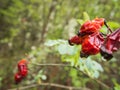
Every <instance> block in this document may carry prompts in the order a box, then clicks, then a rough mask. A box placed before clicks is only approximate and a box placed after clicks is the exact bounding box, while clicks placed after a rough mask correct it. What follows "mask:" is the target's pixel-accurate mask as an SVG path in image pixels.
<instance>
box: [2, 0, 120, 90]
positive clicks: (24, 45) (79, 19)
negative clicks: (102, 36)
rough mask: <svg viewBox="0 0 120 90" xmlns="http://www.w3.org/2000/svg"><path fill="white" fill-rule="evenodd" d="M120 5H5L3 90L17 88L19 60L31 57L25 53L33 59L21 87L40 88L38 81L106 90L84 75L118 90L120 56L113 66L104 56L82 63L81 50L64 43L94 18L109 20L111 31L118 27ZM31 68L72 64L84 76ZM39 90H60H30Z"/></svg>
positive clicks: (23, 1) (46, 0)
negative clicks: (15, 80)
mask: <svg viewBox="0 0 120 90" xmlns="http://www.w3.org/2000/svg"><path fill="white" fill-rule="evenodd" d="M119 5H120V2H119V0H84V1H83V0H64V1H63V0H1V1H0V59H1V60H0V90H7V89H10V88H15V87H17V85H15V84H14V73H15V71H16V66H17V62H18V60H20V59H22V58H27V56H26V54H27V55H28V56H29V57H30V58H32V59H31V60H30V64H29V68H30V71H29V75H28V77H27V78H26V79H25V80H24V81H23V82H22V83H20V86H25V85H26V86H27V84H31V83H38V82H37V81H38V80H39V81H40V82H54V83H60V84H64V85H71V86H79V87H87V88H90V89H91V90H106V89H105V88H104V87H102V86H101V85H99V84H98V83H96V82H95V81H94V80H91V79H90V78H89V77H87V76H86V75H84V74H83V73H82V72H84V73H86V74H87V75H89V76H90V77H92V78H97V79H99V80H101V81H102V82H103V83H105V84H106V85H108V86H110V87H112V88H114V85H115V90H119V89H117V88H119V84H120V78H119V77H120V67H119V65H120V62H119V58H120V56H119V54H120V52H118V53H116V54H115V58H113V59H112V60H111V61H109V62H105V61H103V60H102V58H101V56H100V55H95V56H91V57H90V58H88V59H86V60H82V59H81V58H79V50H80V46H74V47H71V46H69V45H68V44H67V42H66V40H67V39H68V38H69V37H71V36H73V35H74V34H75V33H77V32H78V30H79V28H80V24H82V23H83V22H84V21H86V20H88V19H93V18H95V17H103V18H105V19H106V20H107V22H108V25H109V26H110V27H111V28H112V30H115V29H117V28H119V27H120V19H119V15H120V8H119ZM87 13H88V14H87ZM106 31H107V29H106V28H105V27H103V28H102V29H101V32H103V33H107V32H106ZM49 40H50V41H49ZM48 41H49V42H48ZM44 42H47V43H44ZM48 46H50V47H48ZM51 46H52V47H51ZM33 63H69V64H70V65H71V66H75V67H79V70H81V71H82V72H79V71H76V70H75V69H73V68H69V67H47V66H44V67H43V66H39V65H36V64H33ZM93 64H94V66H93ZM82 65H83V66H82ZM103 70H104V71H103ZM41 71H42V72H41ZM101 71H102V72H101ZM45 79H46V80H45ZM113 79H115V80H116V83H117V84H116V83H115V82H113ZM40 82H39V83H40ZM39 89H42V90H60V89H59V88H55V87H54V88H53V87H44V86H41V87H34V88H31V89H29V90H39Z"/></svg>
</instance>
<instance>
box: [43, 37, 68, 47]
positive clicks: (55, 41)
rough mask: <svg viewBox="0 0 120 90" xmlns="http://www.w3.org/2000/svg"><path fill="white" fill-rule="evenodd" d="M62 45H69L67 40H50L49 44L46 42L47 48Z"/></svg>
mask: <svg viewBox="0 0 120 90" xmlns="http://www.w3.org/2000/svg"><path fill="white" fill-rule="evenodd" d="M61 43H67V40H61V39H58V40H48V41H47V42H45V45H46V46H54V45H58V44H61Z"/></svg>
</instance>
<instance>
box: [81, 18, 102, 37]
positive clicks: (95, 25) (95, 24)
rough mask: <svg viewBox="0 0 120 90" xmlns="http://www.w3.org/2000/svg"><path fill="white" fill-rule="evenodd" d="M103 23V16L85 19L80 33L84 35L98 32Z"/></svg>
mask: <svg viewBox="0 0 120 90" xmlns="http://www.w3.org/2000/svg"><path fill="white" fill-rule="evenodd" d="M103 25H104V19H103V18H96V19H94V20H92V21H87V22H85V23H84V24H83V25H82V26H81V28H80V34H81V35H82V36H84V35H91V34H93V33H98V32H99V30H100V28H101V27H102V26H103Z"/></svg>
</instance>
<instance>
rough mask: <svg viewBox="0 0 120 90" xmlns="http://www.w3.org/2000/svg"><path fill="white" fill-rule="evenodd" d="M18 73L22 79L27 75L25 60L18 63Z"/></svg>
mask: <svg viewBox="0 0 120 90" xmlns="http://www.w3.org/2000/svg"><path fill="white" fill-rule="evenodd" d="M18 71H19V72H20V74H21V75H22V77H25V76H26V75H27V73H28V68H27V60H24V59H23V60H20V61H19V62H18Z"/></svg>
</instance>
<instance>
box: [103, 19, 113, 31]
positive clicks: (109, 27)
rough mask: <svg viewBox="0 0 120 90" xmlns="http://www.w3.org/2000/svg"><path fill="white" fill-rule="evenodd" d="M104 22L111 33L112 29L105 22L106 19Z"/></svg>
mask: <svg viewBox="0 0 120 90" xmlns="http://www.w3.org/2000/svg"><path fill="white" fill-rule="evenodd" d="M104 24H105V26H106V27H107V29H108V30H109V31H110V32H111V33H112V30H111V29H110V27H109V26H108V25H107V22H106V21H104Z"/></svg>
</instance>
